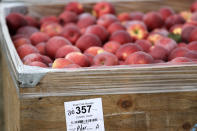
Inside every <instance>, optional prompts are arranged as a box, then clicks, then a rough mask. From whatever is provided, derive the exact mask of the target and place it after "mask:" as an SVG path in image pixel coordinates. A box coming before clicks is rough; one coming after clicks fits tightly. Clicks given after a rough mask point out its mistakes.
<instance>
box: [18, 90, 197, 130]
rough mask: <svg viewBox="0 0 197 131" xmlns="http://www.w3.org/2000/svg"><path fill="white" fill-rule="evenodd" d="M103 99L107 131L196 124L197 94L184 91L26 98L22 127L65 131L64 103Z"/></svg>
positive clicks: (182, 128) (23, 107)
mask: <svg viewBox="0 0 197 131" xmlns="http://www.w3.org/2000/svg"><path fill="white" fill-rule="evenodd" d="M100 97H101V98H102V101H103V111H104V122H105V129H106V131H189V129H191V128H192V127H193V126H194V125H195V124H196V123H197V117H196V116H197V111H196V110H197V92H182V93H159V94H158V93H157V94H156V93H155V94H154V93H153V94H122V95H97V96H96V95H95V96H70V97H69V96H67V97H65V96H50V97H38V98H23V99H21V108H20V110H21V116H20V117H21V128H22V130H24V131H27V130H28V131H34V130H36V131H63V130H65V129H66V124H65V113H64V102H66V101H73V100H83V99H90V98H100Z"/></svg>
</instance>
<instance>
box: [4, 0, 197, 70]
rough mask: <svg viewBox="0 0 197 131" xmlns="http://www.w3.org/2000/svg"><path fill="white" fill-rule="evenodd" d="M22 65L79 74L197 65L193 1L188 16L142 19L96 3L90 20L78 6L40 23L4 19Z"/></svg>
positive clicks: (167, 12)
mask: <svg viewBox="0 0 197 131" xmlns="http://www.w3.org/2000/svg"><path fill="white" fill-rule="evenodd" d="M6 21H7V25H8V27H9V32H10V34H11V38H12V40H13V43H14V46H15V47H16V50H17V52H18V55H19V57H20V58H21V60H22V61H23V63H24V64H25V65H30V66H40V67H52V68H79V67H90V66H95V67H96V66H114V65H131V64H153V63H164V62H165V63H171V64H177V63H183V62H197V1H196V2H194V3H193V4H192V5H191V8H190V11H182V12H178V13H175V11H174V10H173V9H172V8H170V7H166V6H165V7H161V8H160V9H159V10H158V11H151V12H148V13H146V14H144V13H142V12H129V13H128V12H124V13H120V14H117V15H116V11H115V8H114V6H113V5H112V4H111V3H108V2H99V3H96V4H95V5H94V6H93V9H92V14H91V13H88V12H84V8H83V6H82V5H81V4H80V3H78V2H70V3H68V4H67V5H66V6H65V8H64V11H63V12H62V13H61V14H60V15H59V16H45V17H43V18H41V19H40V20H37V19H36V18H33V17H31V16H27V15H22V14H19V13H10V14H9V15H8V16H7V17H6Z"/></svg>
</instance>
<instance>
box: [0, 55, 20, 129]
mask: <svg viewBox="0 0 197 131" xmlns="http://www.w3.org/2000/svg"><path fill="white" fill-rule="evenodd" d="M1 62H2V71H3V72H2V73H3V75H2V76H3V99H4V105H3V106H4V122H5V127H4V128H5V131H20V115H19V114H20V110H19V109H20V101H19V94H18V93H19V92H18V89H17V88H16V85H15V84H14V80H13V79H12V77H11V75H10V72H9V69H8V65H7V63H6V60H5V55H3V57H2V60H1Z"/></svg>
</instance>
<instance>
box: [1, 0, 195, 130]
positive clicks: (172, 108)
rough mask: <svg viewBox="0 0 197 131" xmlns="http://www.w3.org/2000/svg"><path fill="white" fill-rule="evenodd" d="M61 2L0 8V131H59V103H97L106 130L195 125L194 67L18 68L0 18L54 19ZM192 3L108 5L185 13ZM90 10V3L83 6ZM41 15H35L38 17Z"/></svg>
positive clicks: (63, 125) (61, 109)
mask: <svg viewBox="0 0 197 131" xmlns="http://www.w3.org/2000/svg"><path fill="white" fill-rule="evenodd" d="M60 2H61V1H59V2H58V1H56V2H55V3H52V4H51V5H50V4H49V5H46V4H45V3H42V2H41V3H39V4H37V3H32V4H30V5H29V4H24V3H22V4H21V3H14V4H13V3H3V4H2V5H1V12H0V13H1V14H2V15H1V19H0V21H1V45H2V54H3V59H2V63H3V66H2V68H3V76H4V77H3V89H4V107H5V130H6V131H19V130H21V131H65V130H66V122H65V113H64V102H67V101H73V100H83V99H89V98H102V102H103V112H104V122H105V129H106V131H189V130H190V129H191V128H193V126H194V125H195V124H196V123H197V92H196V91H197V82H196V80H197V66H196V65H195V64H190V65H188V64H186V65H174V66H169V65H148V66H140V67H134V66H115V67H105V68H98V69H93V68H84V69H75V70H66V69H58V70H57V69H41V68H38V67H29V66H26V65H23V64H22V62H21V60H20V59H19V57H18V55H17V53H16V50H15V48H14V46H13V44H12V41H11V39H10V37H9V33H8V29H7V26H6V22H5V16H6V15H7V14H8V13H10V12H12V11H19V12H24V13H25V12H27V10H26V9H28V10H29V13H30V14H32V15H35V16H42V15H47V14H52V13H53V14H57V13H59V12H60V9H62V7H63V5H62V4H60ZM192 2H193V1H192V0H180V1H176V0H163V1H143V2H139V1H135V2H124V1H121V2H114V3H113V4H114V5H115V7H116V8H117V10H118V12H121V11H129V10H141V11H144V12H146V11H150V10H156V9H158V8H159V7H160V6H163V5H170V6H172V7H174V9H175V10H177V11H180V10H183V9H188V7H189V5H190V4H191V3H192ZM84 5H85V7H86V9H87V10H89V9H90V7H91V5H92V3H91V2H86V3H85V4H84ZM40 14H41V15H40Z"/></svg>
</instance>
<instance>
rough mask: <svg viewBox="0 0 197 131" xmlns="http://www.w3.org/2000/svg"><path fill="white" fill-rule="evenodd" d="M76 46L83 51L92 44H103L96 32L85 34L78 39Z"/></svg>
mask: <svg viewBox="0 0 197 131" xmlns="http://www.w3.org/2000/svg"><path fill="white" fill-rule="evenodd" d="M76 46H77V47H78V48H79V49H80V50H81V51H85V50H86V49H88V48H89V47H91V46H101V40H100V39H99V37H98V36H96V35H94V34H84V35H82V36H81V37H80V38H79V39H78V40H77V42H76Z"/></svg>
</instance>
